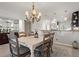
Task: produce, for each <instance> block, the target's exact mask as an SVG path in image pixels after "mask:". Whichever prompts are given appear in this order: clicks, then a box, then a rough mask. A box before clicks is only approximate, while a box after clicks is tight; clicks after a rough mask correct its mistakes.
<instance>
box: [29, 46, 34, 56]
mask: <svg viewBox="0 0 79 59" xmlns="http://www.w3.org/2000/svg"><path fill="white" fill-rule="evenodd" d="M30 50H31V57H34V49H33V47H31V48H30Z"/></svg>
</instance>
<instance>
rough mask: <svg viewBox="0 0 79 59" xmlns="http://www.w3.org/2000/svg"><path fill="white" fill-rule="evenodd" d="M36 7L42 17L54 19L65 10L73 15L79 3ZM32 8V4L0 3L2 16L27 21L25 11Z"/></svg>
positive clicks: (39, 3) (59, 3) (43, 3)
mask: <svg viewBox="0 0 79 59" xmlns="http://www.w3.org/2000/svg"><path fill="white" fill-rule="evenodd" d="M35 6H36V7H37V8H38V9H39V10H40V12H41V13H42V17H46V16H45V15H47V17H52V16H53V14H54V13H55V12H56V14H57V15H62V14H63V13H64V11H65V10H67V11H68V13H69V14H71V13H72V12H74V11H77V10H79V2H37V3H35ZM31 7H32V3H31V2H0V16H2V17H11V18H14V19H16V18H17V19H19V18H20V19H25V14H24V13H25V11H26V10H27V11H29V10H30V9H31Z"/></svg>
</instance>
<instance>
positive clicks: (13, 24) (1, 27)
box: [0, 18, 19, 33]
mask: <svg viewBox="0 0 79 59" xmlns="http://www.w3.org/2000/svg"><path fill="white" fill-rule="evenodd" d="M12 30H14V31H16V32H17V31H19V20H17V19H16V20H15V19H8V18H0V32H1V33H7V32H10V31H12Z"/></svg>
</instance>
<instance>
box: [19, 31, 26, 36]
mask: <svg viewBox="0 0 79 59" xmlns="http://www.w3.org/2000/svg"><path fill="white" fill-rule="evenodd" d="M26 36H27V34H26V33H25V32H19V37H26Z"/></svg>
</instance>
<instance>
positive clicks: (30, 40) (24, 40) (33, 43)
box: [18, 36, 43, 57]
mask: <svg viewBox="0 0 79 59" xmlns="http://www.w3.org/2000/svg"><path fill="white" fill-rule="evenodd" d="M18 41H19V44H21V45H24V46H26V47H28V48H29V49H30V51H31V57H34V49H35V47H37V46H39V45H41V44H42V43H43V36H41V37H38V38H34V36H27V37H20V38H18Z"/></svg>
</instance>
